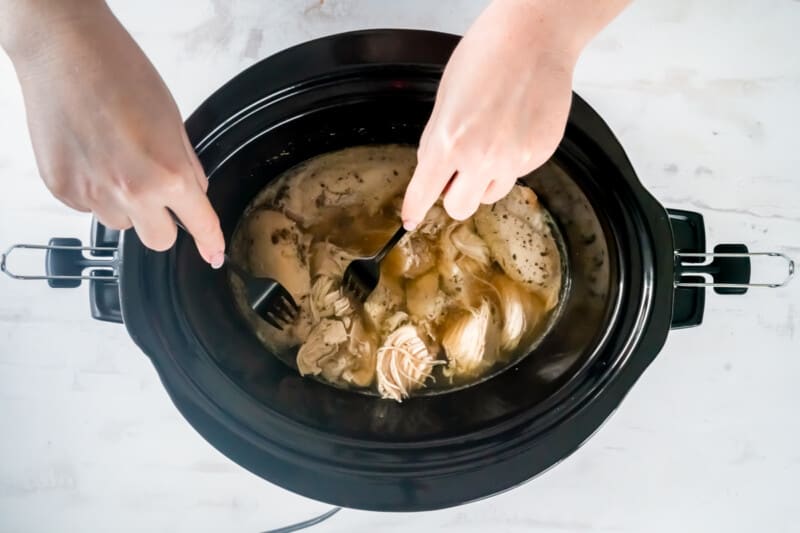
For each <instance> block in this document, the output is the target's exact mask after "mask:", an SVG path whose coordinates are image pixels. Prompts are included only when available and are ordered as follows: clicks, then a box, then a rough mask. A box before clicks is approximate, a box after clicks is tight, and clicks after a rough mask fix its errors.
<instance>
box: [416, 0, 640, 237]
mask: <svg viewBox="0 0 800 533" xmlns="http://www.w3.org/2000/svg"><path fill="white" fill-rule="evenodd" d="M581 2H585V3H587V5H586V6H584V7H585V9H584V10H583V13H582V18H583V21H584V22H587V23H586V24H584V25H579V24H576V16H574V15H576V14H575V13H569V12H570V11H573V10H574V9H575V6H574V5H572V4H575V3H581ZM592 3H594V4H596V5H597V6H599V5H601V4H604V6H603V7H602V9H601V11H602V10H605V11H606V12H608V11H609V9H608V8H609V4H618V7H619V8H620V9H621V7H622V6H623V5H624V1H623V2H620V0H613V1H611V2H609V0H579V1H578V2H574V1H573V2H546V1H536V0H495V1H494V2H492V4H491V5H490V6H489V7H488V8H487V9H486V11H484V12H483V13H482V14H481V15H480V17H479V18H478V19H477V20H476V21H475V23H474V24H473V26H472V27H471V28H470V29H469V31H468V32H467V33H466V35H465V36H464V38H463V39H462V40H461V42H460V43H459V45H458V46H457V47H456V49H455V51H454V52H453V55H452V57H451V58H450V61H449V62H448V64H447V67H446V68H445V70H444V74H443V76H442V80H441V84H440V86H439V91H438V94H437V97H436V103H435V105H434V108H433V113H432V115H431V118H430V121H429V122H428V124H427V126H426V128H425V131H424V132H423V134H422V138H421V140H420V145H419V149H418V152H417V160H418V161H417V168H416V171H415V172H414V176H413V177H412V179H411V182H410V183H409V185H408V189H407V191H406V196H405V200H404V203H403V209H402V218H403V223H404V225H405V226H406V228H407V229H409V230H411V229H413V228H414V227H416V225H417V224H419V222H420V221H422V219H423V218H424V217H425V214H426V213H427V212H428V210H429V209H430V207H431V206H432V205H433V204H434V203H435V202H436V200H437V199H438V198H439V196H440V195H441V194H442V192H444V207H445V209H446V210H447V212H448V214H449V215H450V216H451V217H453V218H454V219H456V220H463V219H466V218H468V217H470V216H471V215H472V214H473V213H474V212H475V211H476V210H477V209H478V207H479V205H480V204H481V203H484V204H491V203H494V202H496V201H498V200H499V199H501V198H502V197H504V196H505V195H506V194H508V192H509V191H510V190H511V187H512V186H513V185H514V182H515V181H516V179H517V178H518V177H521V176H523V175H525V174H527V173H529V172H531V171H533V170H534V169H536V168H538V167H539V166H540V165H542V164H543V163H544V162H546V161H547V160H548V159H549V158H550V157H551V156H552V154H553V152H555V150H556V148H557V147H558V144H559V142H560V141H561V138H562V137H563V135H564V129H565V126H566V122H567V116H568V114H569V108H570V103H571V98H572V72H573V68H574V66H575V63H576V61H577V59H578V55H579V53H580V50H581V49H582V47H583V46H584V44H585V43H586V42H587V41H588V37H589V35H591V34H592V30H593V29H594V28H596V27H597V26H598V22H599V21H600V20H601V19H602V18H603V17H602V16H600V15H606V14H607V13H598V10H599V8H598V7H595V6H593V5H592ZM561 6H565V7H561ZM614 14H615V13H614ZM591 17H594V18H591ZM580 18H581V16H578V17H577V21H578V23H580V22H581V20H580ZM606 18H608V19H609V20H610V17H606ZM598 29H599V28H598Z"/></svg>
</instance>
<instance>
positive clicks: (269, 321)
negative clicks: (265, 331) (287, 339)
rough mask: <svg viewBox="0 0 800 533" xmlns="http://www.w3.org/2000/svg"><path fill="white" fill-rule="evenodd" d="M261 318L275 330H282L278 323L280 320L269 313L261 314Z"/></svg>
mask: <svg viewBox="0 0 800 533" xmlns="http://www.w3.org/2000/svg"><path fill="white" fill-rule="evenodd" d="M261 318H263V319H264V321H265V322H266V323H267V324H269V325H270V326H272V327H273V328H275V329H277V330H283V326H282V325H281V324H280V322H278V321H277V320H275V319H274V318H273V317H272V316H271V315H270V314H269V313H264V314H263V315H261Z"/></svg>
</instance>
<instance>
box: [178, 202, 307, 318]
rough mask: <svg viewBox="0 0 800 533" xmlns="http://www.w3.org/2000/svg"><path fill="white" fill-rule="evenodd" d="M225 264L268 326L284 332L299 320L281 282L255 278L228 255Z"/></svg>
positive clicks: (179, 224) (183, 227)
mask: <svg viewBox="0 0 800 533" xmlns="http://www.w3.org/2000/svg"><path fill="white" fill-rule="evenodd" d="M170 214H171V215H172V220H173V221H174V222H175V225H176V226H178V227H179V228H180V229H182V230H183V231H185V232H186V234H187V235H189V236H191V233H189V230H187V229H186V226H184V225H183V223H182V222H181V221H180V220H178V217H177V216H176V215H175V214H174V213H172V212H171V211H170ZM225 264H226V265H228V268H230V269H231V270H233V272H234V274H236V275H237V276H238V277H239V279H241V280H242V283H244V292H245V297H246V298H247V305H249V306H250V308H251V309H252V310H253V311H255V313H256V314H257V315H258V316H259V317H260V318H261V319H262V320H264V321H265V322H266V323H267V324H269V325H270V326H272V327H274V328H276V329H279V330H282V329H283V328H284V327H286V326H288V325H289V324H291V323H292V322H294V321H295V319H297V314H298V313H299V312H300V306H299V305H297V302H295V301H294V298H292V295H291V294H289V291H287V290H286V287H284V286H283V285H281V284H280V282H278V281H277V280H274V279H272V278H262V277H258V276H254V275H253V274H251V273H250V272H248V271H247V270H246V269H245V268H244V267H242V266H241V265H239V264H238V263H236V262H235V261H234V260H233V259H231V257H230V256H229V255H228V254H227V253H226V254H225Z"/></svg>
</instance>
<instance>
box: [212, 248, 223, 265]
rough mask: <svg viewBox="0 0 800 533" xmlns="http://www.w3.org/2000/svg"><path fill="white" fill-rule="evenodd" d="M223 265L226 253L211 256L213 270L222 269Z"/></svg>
mask: <svg viewBox="0 0 800 533" xmlns="http://www.w3.org/2000/svg"><path fill="white" fill-rule="evenodd" d="M223 263H225V253H224V252H217V253H215V254H214V255H212V256H211V268H214V269H217V268H221V267H222V265H223Z"/></svg>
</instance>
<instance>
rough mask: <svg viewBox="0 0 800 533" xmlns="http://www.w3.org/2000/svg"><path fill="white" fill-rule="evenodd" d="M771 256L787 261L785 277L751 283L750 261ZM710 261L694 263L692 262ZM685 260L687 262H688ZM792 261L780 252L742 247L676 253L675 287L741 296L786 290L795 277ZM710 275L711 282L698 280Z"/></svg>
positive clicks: (740, 245) (718, 247) (723, 246)
mask: <svg viewBox="0 0 800 533" xmlns="http://www.w3.org/2000/svg"><path fill="white" fill-rule="evenodd" d="M754 257H772V258H778V259H783V260H784V261H785V262H786V267H787V274H786V277H785V278H783V280H781V281H779V282H759V283H752V282H751V281H750V269H751V265H750V260H751V259H752V258H754ZM696 259H701V260H707V259H711V260H712V261H711V262H705V261H704V262H702V263H697V262H693V261H692V260H696ZM687 260H688V261H687ZM794 271H795V266H794V260H792V259H791V258H790V257H788V256H787V255H785V254H782V253H780V252H750V251H749V250H748V249H747V246H745V245H744V244H718V245H717V246H715V247H714V251H713V252H679V251H676V252H675V268H674V272H675V283H674V285H675V287H676V288H679V287H712V288H713V289H714V292H716V293H717V294H744V293H746V292H747V289H750V288H770V289H776V288H779V287H785V286H786V285H787V284H788V283H789V281H791V279H792V277H794ZM706 276H710V277H711V279H712V280H713V281H706V280H705V279H704V280H703V281H699V279H698V278H700V277H702V278H705V277H706Z"/></svg>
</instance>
